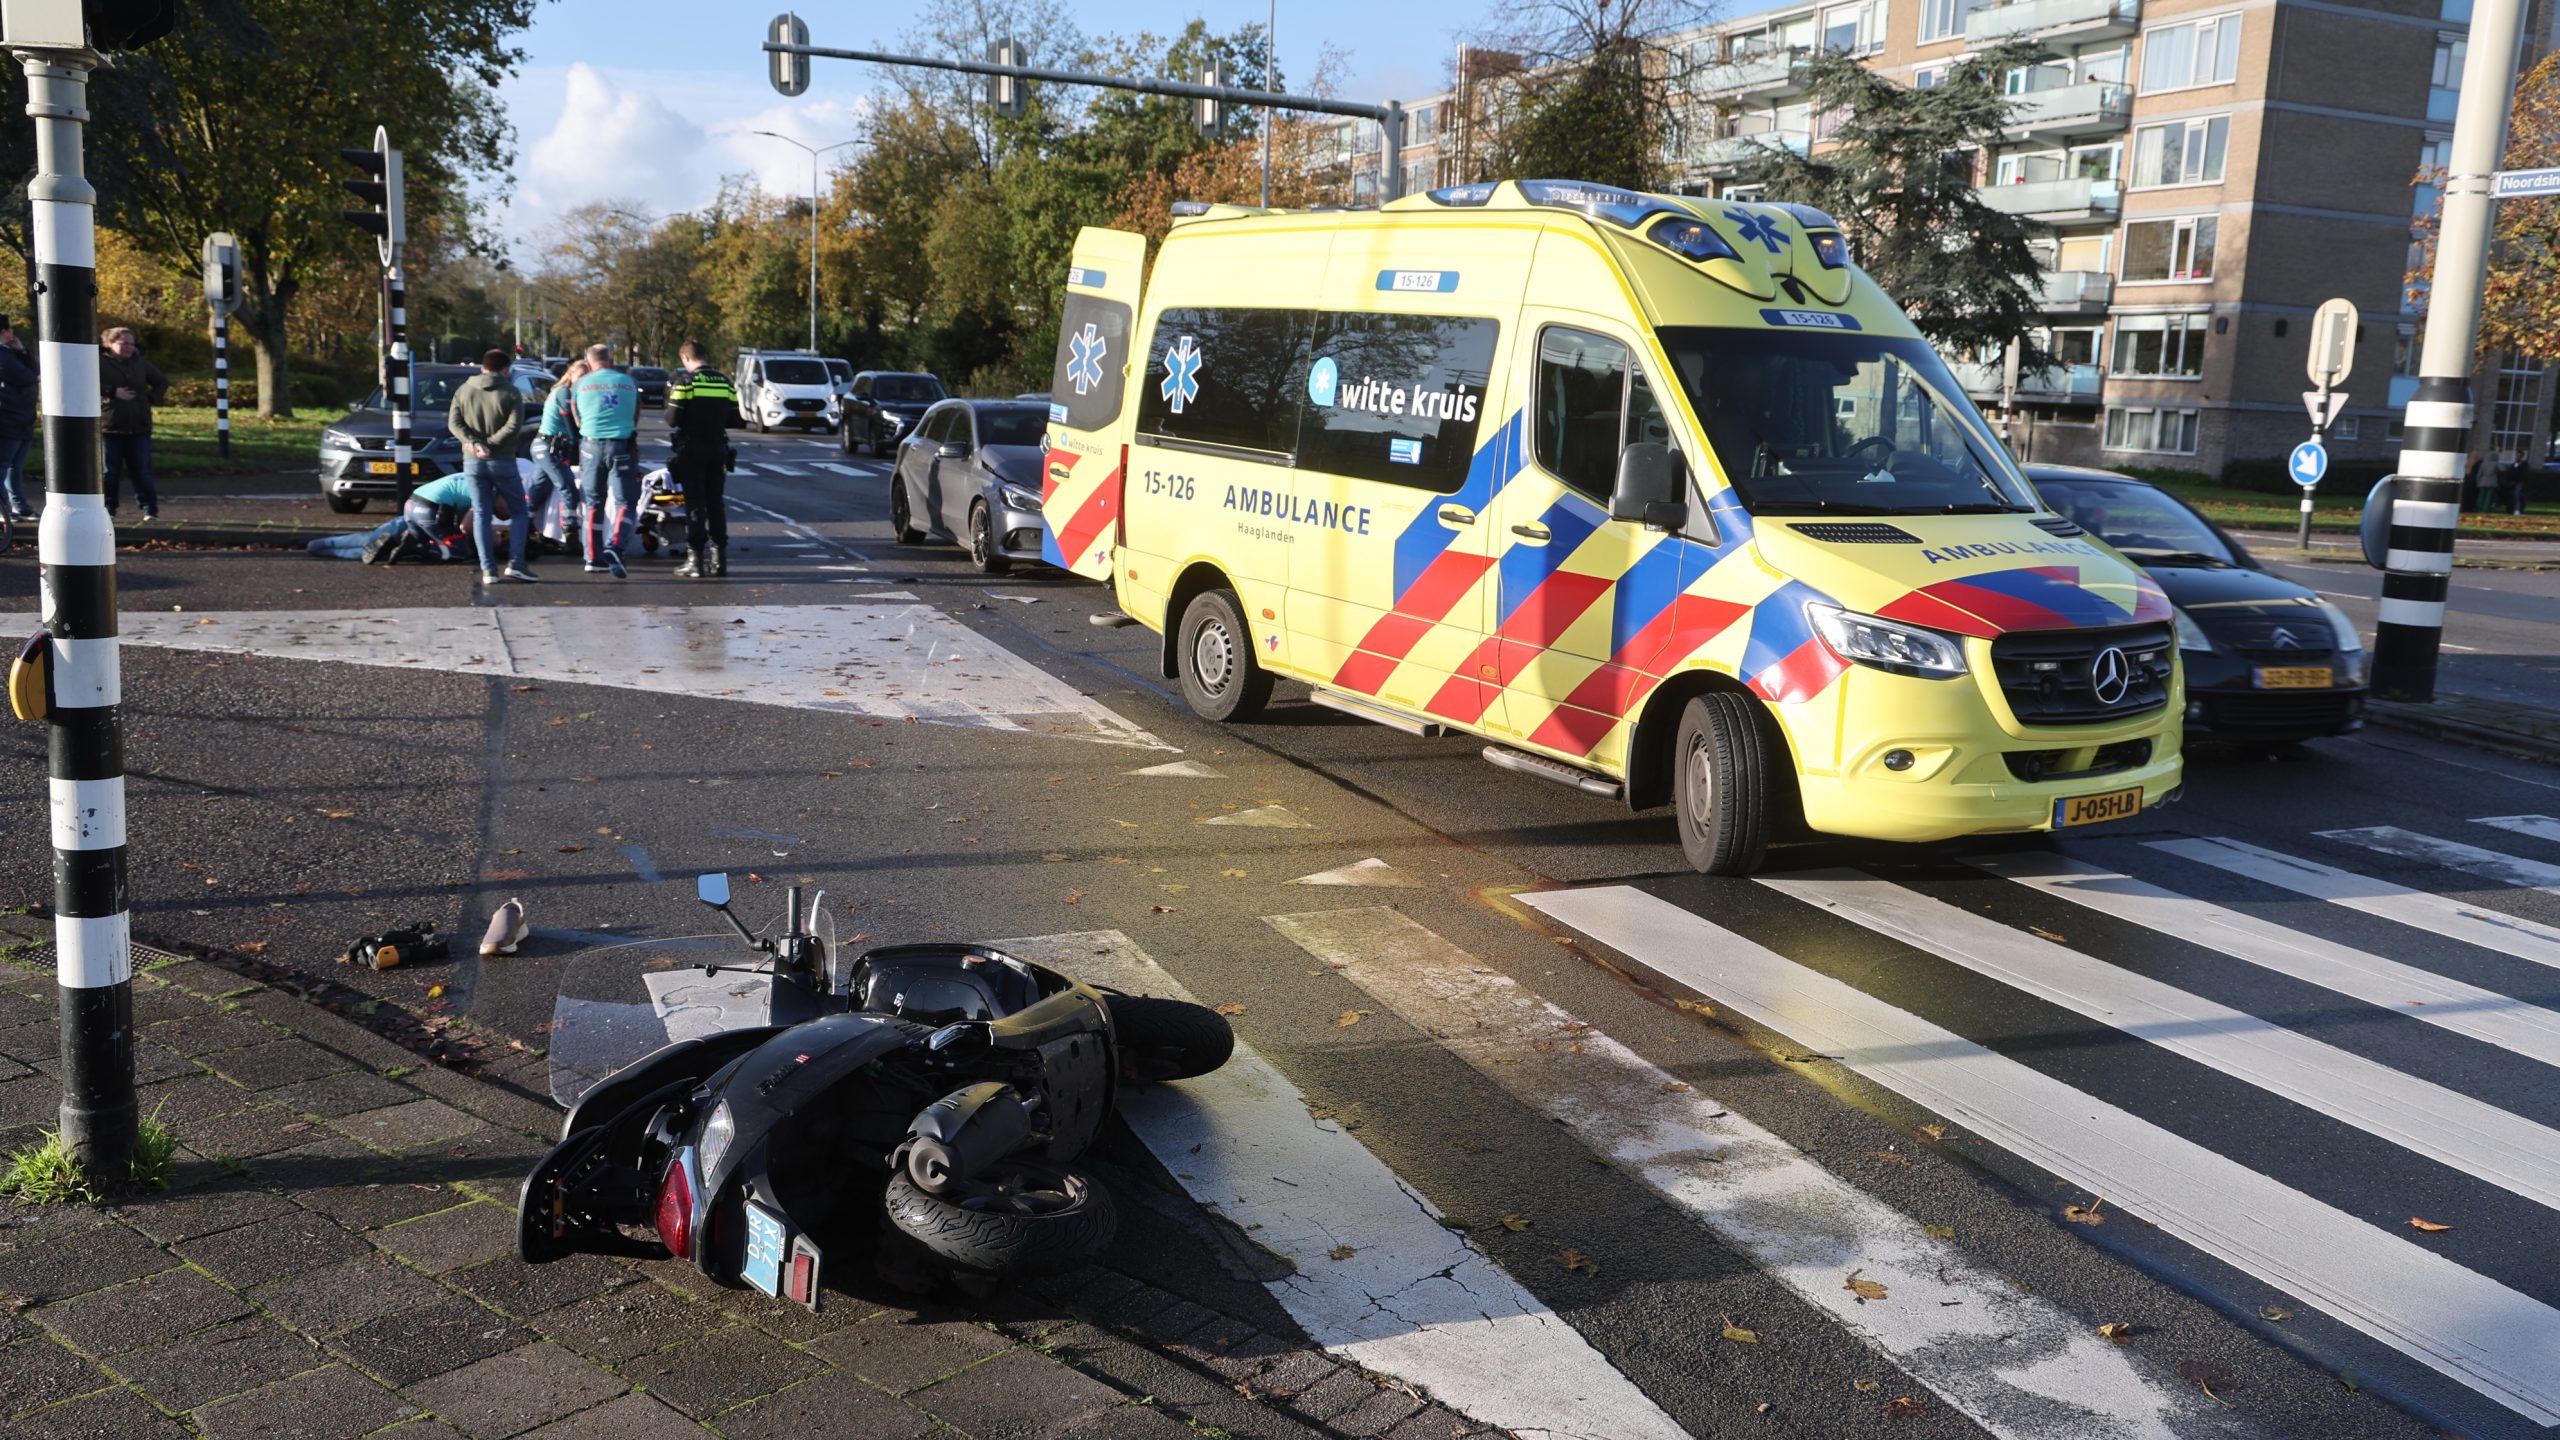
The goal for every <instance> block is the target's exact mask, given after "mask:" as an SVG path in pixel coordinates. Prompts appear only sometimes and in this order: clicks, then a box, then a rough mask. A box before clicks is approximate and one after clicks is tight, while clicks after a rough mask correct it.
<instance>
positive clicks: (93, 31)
mask: <svg viewBox="0 0 2560 1440" xmlns="http://www.w3.org/2000/svg"><path fill="white" fill-rule="evenodd" d="M177 23H178V0H5V4H0V37H4V38H5V39H6V41H7V43H8V44H9V45H11V46H12V47H17V48H23V49H30V50H80V49H92V50H100V51H114V50H136V49H140V48H141V47H142V46H145V45H148V44H150V43H151V42H152V41H154V40H157V39H159V38H160V37H161V36H163V35H166V34H168V33H169V31H170V29H171V28H172V27H174V26H175V25H176V24H177Z"/></svg>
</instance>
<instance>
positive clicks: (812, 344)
mask: <svg viewBox="0 0 2560 1440" xmlns="http://www.w3.org/2000/svg"><path fill="white" fill-rule="evenodd" d="M751 133H753V134H757V135H762V136H764V137H766V138H767V139H771V140H779V141H781V142H782V143H783V144H785V145H799V146H800V148H801V149H803V150H806V151H808V152H809V349H810V351H811V352H812V353H815V352H816V350H817V348H818V157H819V156H821V155H824V154H826V153H828V152H829V151H833V150H841V149H843V148H844V147H846V146H847V145H863V144H868V143H869V142H868V141H863V140H839V141H837V142H836V143H835V144H833V145H805V144H802V143H801V142H800V141H797V140H794V139H792V138H791V137H790V136H788V135H785V134H782V133H781V132H779V131H774V130H757V131H753V132H751Z"/></svg>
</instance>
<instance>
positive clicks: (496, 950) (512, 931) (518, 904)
mask: <svg viewBox="0 0 2560 1440" xmlns="http://www.w3.org/2000/svg"><path fill="white" fill-rule="evenodd" d="M532 933H533V927H532V926H531V925H528V924H526V923H525V918H524V902H523V901H521V900H510V901H508V902H507V903H506V904H504V905H501V906H499V907H498V913H497V914H495V915H492V916H490V917H489V932H488V933H487V934H485V935H483V936H481V937H480V953H481V954H483V955H513V954H514V953H516V947H517V946H519V945H521V944H523V943H524V938H525V937H526V936H527V935H530V934H532Z"/></svg>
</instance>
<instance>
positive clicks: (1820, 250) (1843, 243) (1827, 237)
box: [1813, 230, 1849, 270]
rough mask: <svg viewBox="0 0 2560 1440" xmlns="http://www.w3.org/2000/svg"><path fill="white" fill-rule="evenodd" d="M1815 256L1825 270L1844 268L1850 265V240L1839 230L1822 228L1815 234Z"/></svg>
mask: <svg viewBox="0 0 2560 1440" xmlns="http://www.w3.org/2000/svg"><path fill="white" fill-rule="evenodd" d="M1813 258H1815V259H1816V260H1819V261H1821V262H1822V268H1823V269H1825V270H1844V269H1847V268H1848V265H1849V242H1848V241H1847V240H1844V239H1842V238H1841V236H1840V232H1839V231H1837V230H1822V231H1817V232H1815V234H1814V236H1813Z"/></svg>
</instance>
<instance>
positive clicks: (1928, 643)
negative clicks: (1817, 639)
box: [1804, 604, 1965, 680]
mask: <svg viewBox="0 0 2560 1440" xmlns="http://www.w3.org/2000/svg"><path fill="white" fill-rule="evenodd" d="M1804 613H1805V618H1807V619H1809V620H1811V621H1812V622H1813V628H1814V630H1815V631H1816V632H1817V633H1819V634H1820V635H1821V636H1822V643H1823V644H1825V645H1828V646H1830V647H1831V650H1832V653H1834V654H1836V655H1838V656H1839V657H1840V658H1841V659H1843V660H1851V661H1855V662H1856V663H1858V664H1860V665H1867V666H1872V667H1874V668H1875V669H1878V670H1883V671H1886V672H1889V673H1891V674H1895V675H1910V676H1915V677H1917V678H1919V679H1923V680H1944V679H1947V678H1948V677H1950V676H1954V675H1961V674H1963V673H1964V672H1965V662H1964V647H1963V646H1962V645H1960V644H1958V643H1956V640H1955V638H1954V637H1953V636H1949V635H1942V634H1940V633H1938V632H1937V631H1935V630H1924V629H1922V628H1921V627H1919V626H1917V625H1905V624H1903V623H1902V622H1900V621H1898V620H1884V619H1879V618H1877V617H1876V616H1873V615H1860V614H1857V613H1855V612H1853V611H1848V610H1843V609H1841V608H1840V607H1838V606H1836V605H1820V604H1810V605H1807V606H1805V607H1804Z"/></svg>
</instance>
